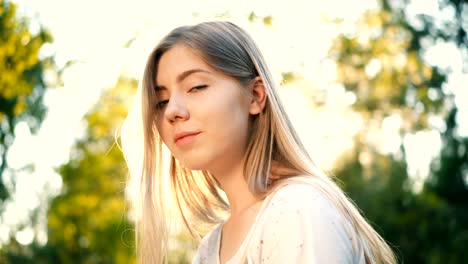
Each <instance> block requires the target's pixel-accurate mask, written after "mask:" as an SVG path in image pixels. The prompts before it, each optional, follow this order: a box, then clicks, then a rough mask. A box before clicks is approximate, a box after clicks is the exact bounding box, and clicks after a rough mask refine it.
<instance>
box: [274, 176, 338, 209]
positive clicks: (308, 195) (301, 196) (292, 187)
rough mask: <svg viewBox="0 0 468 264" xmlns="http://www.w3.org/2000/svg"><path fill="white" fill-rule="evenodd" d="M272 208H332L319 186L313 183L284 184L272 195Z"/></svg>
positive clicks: (292, 182)
mask: <svg viewBox="0 0 468 264" xmlns="http://www.w3.org/2000/svg"><path fill="white" fill-rule="evenodd" d="M271 195H272V196H273V197H271V202H270V206H273V207H288V208H294V209H302V208H310V207H316V206H317V205H319V204H321V205H327V206H332V203H331V202H330V200H329V199H328V198H327V197H326V195H325V193H324V192H322V191H321V190H320V189H319V187H318V186H316V185H315V184H314V183H312V182H301V181H291V182H284V183H282V184H280V186H279V187H278V188H276V189H275V190H274V191H273V192H272V194H271Z"/></svg>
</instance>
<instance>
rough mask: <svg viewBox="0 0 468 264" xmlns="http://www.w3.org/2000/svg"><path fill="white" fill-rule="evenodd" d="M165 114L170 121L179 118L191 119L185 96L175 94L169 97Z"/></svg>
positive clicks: (172, 121)
mask: <svg viewBox="0 0 468 264" xmlns="http://www.w3.org/2000/svg"><path fill="white" fill-rule="evenodd" d="M165 116H166V119H167V120H168V121H169V122H170V123H174V122H176V121H177V120H180V121H182V120H187V119H189V117H190V114H189V111H188V109H187V105H186V103H185V100H184V98H183V96H180V95H178V94H173V95H172V96H171V98H169V102H168V103H167V105H166V111H165Z"/></svg>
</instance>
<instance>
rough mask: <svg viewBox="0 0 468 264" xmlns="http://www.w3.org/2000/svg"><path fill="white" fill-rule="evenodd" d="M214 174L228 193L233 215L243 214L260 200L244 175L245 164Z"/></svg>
mask: <svg viewBox="0 0 468 264" xmlns="http://www.w3.org/2000/svg"><path fill="white" fill-rule="evenodd" d="M213 175H214V176H215V178H216V179H217V180H218V182H219V183H220V184H221V187H222V189H223V191H224V192H225V193H226V196H227V198H228V201H229V206H230V208H231V217H232V216H237V215H239V214H241V213H242V212H243V211H245V209H247V208H249V207H250V206H252V205H253V204H255V203H256V202H258V201H260V199H259V198H257V197H255V195H254V194H253V193H251V192H250V190H249V186H248V184H247V181H246V180H245V177H244V172H243V164H238V165H236V166H232V167H231V168H229V169H225V170H222V171H221V170H219V171H217V172H216V173H213Z"/></svg>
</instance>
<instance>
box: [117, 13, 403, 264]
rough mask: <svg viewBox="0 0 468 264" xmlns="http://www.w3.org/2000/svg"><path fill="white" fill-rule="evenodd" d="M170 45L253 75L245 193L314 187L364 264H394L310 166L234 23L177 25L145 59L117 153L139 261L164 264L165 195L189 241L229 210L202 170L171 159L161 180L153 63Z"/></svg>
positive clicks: (236, 73) (252, 48) (234, 72)
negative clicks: (257, 106) (259, 95)
mask: <svg viewBox="0 0 468 264" xmlns="http://www.w3.org/2000/svg"><path fill="white" fill-rule="evenodd" d="M176 44H183V45H187V46H188V47H190V48H192V49H194V50H195V51H197V52H199V54H200V56H201V57H202V59H203V60H204V61H205V62H206V63H208V64H209V65H210V66H211V67H213V68H214V69H216V70H219V71H220V72H222V73H224V74H226V75H228V76H231V77H234V78H235V79H237V80H238V81H239V82H240V83H243V84H247V83H249V82H250V81H252V80H253V79H254V78H255V77H257V76H260V77H261V79H262V80H263V83H264V86H265V89H266V93H267V103H266V105H265V109H264V111H263V112H262V113H261V114H260V115H258V116H256V117H254V120H253V122H252V127H251V130H250V131H251V133H250V135H249V141H248V147H247V150H246V154H245V155H246V156H245V167H244V175H246V180H247V182H248V186H249V189H250V191H251V192H252V193H254V194H255V195H256V196H258V197H264V196H265V195H267V194H268V192H269V191H271V189H272V188H273V186H275V185H276V184H277V183H278V182H280V181H281V182H282V181H291V180H299V181H302V182H307V183H309V184H313V185H314V186H316V187H317V188H318V189H319V190H320V191H321V192H323V193H324V194H325V195H326V196H327V197H328V198H329V199H330V200H331V201H332V203H333V204H334V205H335V206H336V207H337V208H338V210H339V211H340V212H341V213H342V214H343V215H344V217H346V218H347V219H348V220H349V221H350V223H351V224H352V225H353V226H354V228H355V231H356V233H357V237H358V240H359V242H360V243H362V245H363V249H364V256H365V258H366V263H396V259H395V256H394V254H393V252H392V250H391V249H390V247H389V246H388V245H387V243H386V242H385V241H384V239H382V237H380V236H379V234H378V233H377V232H376V231H375V230H374V229H373V228H372V227H371V226H370V225H369V224H368V223H367V222H366V220H365V219H364V218H363V217H362V216H361V214H360V213H359V211H358V209H357V208H356V207H355V206H354V205H353V203H352V202H351V201H350V200H349V198H348V197H347V196H346V195H345V194H344V193H343V191H342V190H341V189H340V188H339V187H338V186H337V185H336V184H335V183H334V182H333V180H332V179H330V178H329V177H328V176H327V175H325V174H324V173H323V172H322V171H320V170H319V169H318V168H317V166H315V164H314V163H313V162H312V160H311V158H310V157H309V155H308V154H307V151H306V149H305V148H304V146H303V145H302V143H301V141H300V139H299V137H298V136H297V134H296V132H295V130H294V128H293V126H292V125H291V123H290V121H289V119H288V117H287V115H286V112H285V110H284V108H283V106H282V104H281V102H280V100H279V97H278V94H277V92H276V88H275V84H274V81H273V79H272V76H271V74H270V72H269V70H268V68H267V66H266V63H265V61H264V59H263V56H262V55H261V53H260V51H259V49H258V48H257V46H256V44H255V43H254V41H253V40H252V39H251V37H250V36H249V35H248V34H247V33H246V32H245V31H244V30H242V29H241V28H239V27H238V26H236V25H235V24H233V23H230V22H221V21H217V22H205V23H200V24H197V25H193V26H183V27H179V28H176V29H174V30H173V31H172V32H170V33H169V34H168V35H167V36H166V37H165V38H163V40H162V41H161V42H160V43H159V44H158V45H157V46H156V48H155V49H154V50H153V52H152V53H151V54H150V56H149V59H148V61H147V65H146V68H145V72H144V77H143V82H142V87H140V89H141V91H140V92H141V111H140V112H139V111H138V109H133V110H132V112H131V113H130V114H129V116H128V118H127V120H126V122H125V124H124V127H123V131H122V147H123V150H124V153H125V157H126V159H127V163H128V165H129V168H130V172H131V177H130V181H129V183H131V184H134V185H135V186H136V189H134V190H135V192H134V194H136V197H134V198H133V205H134V209H135V211H136V219H135V220H136V239H137V256H138V261H139V263H162V262H167V253H168V236H169V231H168V229H169V227H168V220H167V219H168V215H169V213H168V208H167V206H168V204H169V203H170V194H172V195H174V196H175V200H176V202H177V207H178V210H179V211H180V214H181V216H182V219H183V221H184V223H185V226H186V227H187V229H188V230H189V231H190V233H191V234H192V235H193V236H194V237H196V238H198V231H197V230H195V229H194V227H193V225H190V224H189V222H188V219H189V218H190V220H191V221H193V219H195V220H199V221H202V222H204V223H209V224H215V223H218V222H219V221H220V216H219V213H220V212H223V211H226V210H228V208H229V206H228V204H227V203H226V201H225V200H224V199H223V198H222V196H221V195H220V192H219V190H220V186H219V184H218V182H217V181H216V179H215V178H214V177H213V176H212V175H211V174H210V173H209V172H208V171H191V170H189V169H188V168H185V167H183V166H182V164H181V163H180V162H178V161H177V159H175V158H174V157H173V156H171V158H170V160H171V162H170V169H169V171H170V173H169V175H170V176H169V178H168V177H164V176H163V175H165V174H164V173H163V170H162V167H163V154H162V141H161V138H160V137H159V135H158V131H157V129H156V124H155V117H156V111H157V109H156V108H155V107H153V106H152V102H154V101H153V100H154V97H155V91H154V87H155V86H156V83H155V82H156V74H157V66H158V62H159V59H160V58H161V56H162V54H163V53H164V52H166V51H167V50H169V49H170V48H171V47H173V46H174V45H176ZM135 120H137V121H135ZM139 122H141V123H142V125H140V128H141V129H142V138H143V142H140V149H135V145H133V143H131V140H130V139H131V137H138V136H139V135H138V134H135V132H134V131H135V127H136V126H138V123H139ZM132 129H133V132H132ZM140 136H141V135H140ZM132 149H133V153H132V151H131V150H132ZM139 153H143V155H142V156H141V154H139ZM138 155H140V157H138ZM139 158H141V159H139ZM141 160H143V163H140V161H141ZM298 175H306V176H301V177H299V176H298ZM169 186H170V188H169ZM171 191H172V192H171Z"/></svg>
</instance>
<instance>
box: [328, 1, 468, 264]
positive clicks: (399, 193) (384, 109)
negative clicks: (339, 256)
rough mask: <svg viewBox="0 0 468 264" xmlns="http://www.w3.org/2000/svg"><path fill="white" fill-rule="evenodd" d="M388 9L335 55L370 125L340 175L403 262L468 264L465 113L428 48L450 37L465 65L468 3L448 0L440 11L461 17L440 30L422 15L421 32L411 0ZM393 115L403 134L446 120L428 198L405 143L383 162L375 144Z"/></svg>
mask: <svg viewBox="0 0 468 264" xmlns="http://www.w3.org/2000/svg"><path fill="white" fill-rule="evenodd" d="M380 3H381V9H379V10H373V11H369V12H367V13H366V14H365V15H364V17H363V18H362V20H361V21H360V22H359V23H358V25H357V26H358V29H357V31H358V32H359V35H358V34H354V35H353V34H347V35H341V36H340V37H339V38H337V39H336V41H335V43H334V45H333V47H332V49H331V51H330V56H331V57H332V58H334V59H335V60H336V62H337V68H338V75H339V76H338V78H339V81H341V82H342V83H343V84H344V85H345V87H346V89H347V90H348V91H351V92H353V93H355V94H356V98H357V101H356V103H355V105H354V107H355V109H356V110H357V111H359V112H361V113H362V114H363V117H364V120H365V127H364V128H363V130H362V133H361V134H360V135H359V136H357V137H356V147H355V149H354V150H353V151H351V153H348V154H347V155H345V156H343V158H342V160H341V162H340V163H339V164H338V166H337V168H336V169H335V171H334V173H335V175H336V176H337V177H338V179H339V180H341V181H342V184H343V188H344V189H345V191H346V192H347V193H348V194H349V196H350V197H351V198H352V199H353V200H354V201H355V202H356V204H357V205H358V206H359V207H360V208H361V209H362V211H363V212H364V213H365V216H366V217H367V218H368V219H369V221H370V222H371V224H372V225H374V226H375V228H376V230H377V231H378V232H379V233H381V234H382V236H383V237H384V238H385V239H386V240H388V241H389V242H390V244H391V245H392V246H393V248H394V249H395V252H396V253H397V255H398V256H399V259H400V260H401V262H403V263H434V264H435V263H463V262H464V259H465V249H466V245H467V244H468V235H467V234H468V208H467V207H468V154H467V153H468V151H467V150H468V139H467V138H462V137H460V136H458V135H457V133H456V127H457V123H456V122H455V120H456V113H457V108H456V105H455V104H453V97H452V95H451V94H448V93H447V92H446V90H442V86H443V85H444V84H445V81H446V77H447V72H444V71H442V70H441V69H438V68H437V67H432V66H430V65H428V64H427V63H426V62H425V61H424V60H423V59H422V54H423V52H424V49H425V48H427V47H426V46H425V45H424V43H436V42H437V41H438V40H440V39H443V40H445V41H448V42H452V43H455V44H456V45H457V46H458V47H459V48H460V50H462V56H464V61H465V62H466V54H468V53H466V50H467V48H466V47H467V44H468V43H467V42H468V41H467V37H466V32H465V31H464V29H463V26H462V24H463V22H462V21H466V19H467V18H466V15H467V14H466V12H465V13H463V11H462V10H463V8H465V10H466V8H467V5H466V3H463V2H462V1H440V5H441V8H451V9H453V10H455V14H456V17H455V18H454V19H453V20H450V21H444V23H441V26H438V24H437V23H435V22H434V21H435V18H433V17H429V16H419V17H418V19H419V20H420V22H421V23H422V26H420V27H416V26H413V25H412V24H411V23H409V17H408V16H407V15H406V12H405V4H406V3H407V2H406V1H402V2H398V1H391V2H390V1H386V0H382V1H380ZM390 3H392V4H390ZM398 4H399V5H398ZM463 52H465V53H463ZM463 54H464V55H463ZM390 114H398V115H399V116H400V117H401V118H402V120H403V126H402V128H401V130H400V134H401V136H403V135H405V134H406V133H411V132H415V131H418V130H423V129H429V128H431V127H430V125H429V123H428V116H429V115H436V116H439V117H443V118H444V119H445V120H446V130H445V131H441V136H442V139H443V146H442V150H441V153H440V155H439V157H437V158H436V159H435V160H434V161H433V163H432V165H431V172H430V175H429V177H428V178H427V180H426V182H425V184H424V186H423V188H422V190H421V191H419V192H414V191H411V186H412V185H411V184H412V182H411V180H410V178H409V176H408V173H407V170H406V162H405V160H406V158H405V151H404V146H403V145H401V151H400V152H399V153H396V154H394V155H383V154H380V153H379V152H377V151H376V147H375V146H373V145H372V144H369V142H366V133H367V128H369V127H372V126H375V124H380V123H381V121H382V120H383V118H385V117H386V116H388V115H390ZM377 126H379V125H377ZM428 144H430V142H428Z"/></svg>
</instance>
